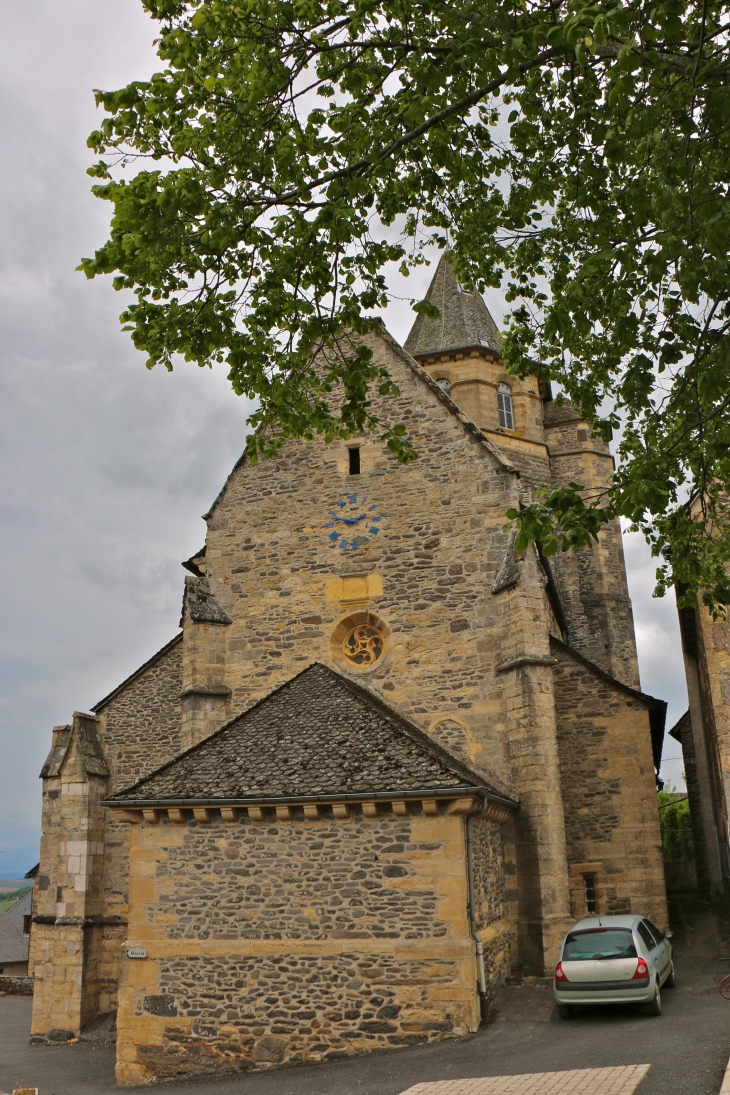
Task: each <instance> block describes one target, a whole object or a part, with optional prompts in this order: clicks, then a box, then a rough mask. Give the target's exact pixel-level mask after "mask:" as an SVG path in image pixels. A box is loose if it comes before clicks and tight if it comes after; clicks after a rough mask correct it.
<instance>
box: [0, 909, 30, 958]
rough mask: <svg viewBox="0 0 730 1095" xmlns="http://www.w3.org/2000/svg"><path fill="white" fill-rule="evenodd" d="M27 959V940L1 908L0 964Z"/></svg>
mask: <svg viewBox="0 0 730 1095" xmlns="http://www.w3.org/2000/svg"><path fill="white" fill-rule="evenodd" d="M27 961H28V942H27V940H26V939H23V936H22V935H21V934H20V932H19V931H18V929H17V928H16V927H15V925H14V924H13V922H12V920H11V919H10V917H9V916H8V914H7V913H6V912H5V910H4V909H0V965H2V964H3V963H4V962H7V963H10V962H27Z"/></svg>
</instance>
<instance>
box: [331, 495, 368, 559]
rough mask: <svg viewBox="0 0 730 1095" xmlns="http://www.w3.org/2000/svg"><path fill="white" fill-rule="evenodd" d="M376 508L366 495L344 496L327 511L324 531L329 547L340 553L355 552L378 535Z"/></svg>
mask: <svg viewBox="0 0 730 1095" xmlns="http://www.w3.org/2000/svg"><path fill="white" fill-rule="evenodd" d="M380 520H381V518H380V516H379V514H378V507H377V505H376V503H375V502H372V501H371V500H370V499H369V498H368V496H367V494H361V495H358V494H346V495H344V496H343V497H342V498H340V499H339V500H338V501H337V502H335V504H334V506H333V507H332V509H331V510H330V511H329V520H328V521H327V522H326V523H325V526H324V530H325V533H326V534H327V539H328V541H329V543H330V546H331V547H333V548H337V549H338V550H340V551H357V549H358V548H359V547H364V546H365V544H369V543H370V541H371V540H374V539H375V538H376V537H377V536H378V535H379V533H380Z"/></svg>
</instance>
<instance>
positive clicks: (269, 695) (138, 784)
mask: <svg viewBox="0 0 730 1095" xmlns="http://www.w3.org/2000/svg"><path fill="white" fill-rule="evenodd" d="M313 665H322V662H310V663H309V665H307V666H305V667H304V669H302V670H301V671H300V672H299V673H295V675H294V676H293V677H290V678H289V679H288V680H286V681H284V683H283V684H279V685H277V686H276V688H274V689H273V690H272V691H271V692H267V693H266V695H265V696H262V697H261V699H260V700H256V702H255V703H252V704H251V706H250V707H246V708H244V710H243V711H239V713H238V714H237V715H234V716H233V718H232V719H229V720H228V722H225V723H224V724H223V726H219V727H218V729H217V730H214V731H213V733H212V734H209V735H208V737H207V738H203V739H202V741H198V742H196V743H195V745H191V746H190V748H189V749H183V751H182V753H178V754H177V756H175V757H173V758H172V760H168V761H166V762H165V763H164V764H161V765H160V767H159V768H155V770H154V772H150V774H149V775H148V776H145V777H144V779H140V780H138V781H137V782H136V783H132V784H130V786H129V787H125V788H124V790H123V792H119V791H117V792H116V794H120V793H124V794H127V792H128V791H134V790H135V789H136V788H137V787H141V786H142V784H143V783H147V782H149V780H151V779H152V778H153V777H154V776H159V774H160V772H166V771H167V769H168V768H172V766H173V764H177V762H178V761H179V760H182V758H183V757H187V756H190V754H191V753H195V752H197V751H198V750H199V749H201V748H202V746H204V745H207V744H208V743H209V742H211V741H213V740H214V738H217V737H220V735H221V734H222V733H223V731H224V730H229V729H230V728H231V726H233V724H234V723H235V722H238V720H239V719H242V718H243V716H244V715H248V714H250V712H252V711H255V710H256V708H257V707H261V705H262V704H264V703H266V701H267V700H270V699H271V698H272V697H273V696H276V695H277V694H278V693H279V692H282V691H283V690H284V689H285V688H286V687H287V686H288V685H290V684H293V682H294V681H296V680H298V679H299V678H300V677H301V676H303V674H304V673H306V672H307V671H308V670H309V669H311V668H312V666H313ZM325 668H327V667H325Z"/></svg>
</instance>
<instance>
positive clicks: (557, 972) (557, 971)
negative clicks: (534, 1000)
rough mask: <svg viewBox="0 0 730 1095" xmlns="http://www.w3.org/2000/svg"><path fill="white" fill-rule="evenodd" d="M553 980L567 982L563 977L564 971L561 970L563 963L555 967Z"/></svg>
mask: <svg viewBox="0 0 730 1095" xmlns="http://www.w3.org/2000/svg"><path fill="white" fill-rule="evenodd" d="M555 980H556V981H567V980H568V978H567V977H566V976H565V970H564V969H563V963H562V962H558V964H557V966H556V967H555Z"/></svg>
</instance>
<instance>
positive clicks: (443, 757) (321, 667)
mask: <svg viewBox="0 0 730 1095" xmlns="http://www.w3.org/2000/svg"><path fill="white" fill-rule="evenodd" d="M313 671H314V672H319V673H321V672H322V671H324V673H325V674H326V675H327V676H328V677H329V678H330V680H331V681H332V682H333V683H334V685H335V686H336V687H337V688H340V689H343V688H344V689H345V690H346V691H348V692H349V693H350V694H351V695H352V696H353V698H354V699H355V701H356V702H357V703H359V704H362V705H364V706H365V707H366V709H368V710H370V711H372V712H373V713H374V714H377V715H379V716H380V717H381V718H382V719H384V720H385V723H386V726H389V727H390V730H392V731H396V732H397V733H399V734H401V735H402V736H403V737H405V738H407V739H408V740H409V741H410V742H411V743H412V744H413V745H415V746H416V748H417V749H418V750H419V751H420V753H421V754H424V755H425V756H426V757H428V758H430V762H431V763H435V764H436V765H437V769H439V770H441V771H442V772H443V775H444V776H446V775H448V778H450V779H452V780H453V779H458V780H461V781H464V780H466V781H467V785H469V786H476V787H483V788H484V790H485V791H486V792H489V793H492V794H494V795H496V796H497V797H499V798H503V799H505V801H512V803H513V804H514V805H517V802H518V800H517V799H516V798H515V797H514V795H513V794H512V793H511V791H509V790H505V789H504V788H503V787H497V786H494V785H493V784H492V782H491V780H490V779H488V778H487V777H486V776H485V775H484V774H482V773H480V772H479V771H478V770H477V769H475V768H472V766H471V765H470V764H469V763H465V762H464V761H463V760H461V759H460V758H458V757H455V756H453V755H452V754H451V753H450V752H449V751H448V749H445V748H444V747H443V746H442V745H440V744H439V743H437V742H435V741H433V739H432V738H431V737H430V736H429V735H428V734H427V733H426V732H425V731H424V730H422V729H421V728H420V727H419V726H417V725H416V724H415V723H414V722H413V721H412V720H411V719H409V718H407V716H405V715H404V714H402V713H401V712H399V711H398V710H396V709H395V708H393V707H391V706H390V705H389V704H388V703H387V702H386V701H385V700H383V699H382V698H381V697H380V696H379V695H377V694H376V693H373V692H371V691H370V690H369V689H368V688H365V687H364V686H363V685H361V684H359V683H358V682H355V681H353V680H350V679H349V678H347V677H346V676H344V675H343V674H342V673H340V672H338V670H336V669H334V668H333V667H332V666H329V665H326V664H325V663H324V662H320V661H314V662H310V663H309V665H307V666H305V667H304V668H303V669H302V670H300V672H299V673H297V674H295V676H293V677H291V678H289V680H287V681H284V682H283V683H282V684H280V685H278V686H277V687H276V688H274V689H273V690H272V691H271V692H269V693H267V695H265V696H263V697H262V698H261V699H259V700H257V701H256V702H255V703H253V704H251V706H250V707H248V708H246V709H245V710H244V711H242V712H240V713H239V714H237V715H236V716H235V717H234V718H232V719H229V720H228V722H226V723H225V724H224V725H223V726H221V727H220V728H219V729H218V730H216V731H215V733H213V734H211V735H209V736H208V737H207V738H204V739H203V740H202V741H200V742H197V743H196V744H195V745H193V746H191V747H190V748H189V749H186V750H185V751H184V752H183V753H180V754H178V756H176V757H174V758H173V759H172V760H169V761H167V763H165V764H163V765H161V766H160V767H159V768H157V769H156V770H155V771H154V772H151V773H150V774H149V775H148V776H145V777H144V779H141V780H138V781H137V782H136V783H134V784H132V785H131V786H129V787H125V788H123V789H122V790H120V791H118V792H116V793H115V794H114V795H112V796H110V799H111V800H113V801H114V802H116V803H123V802H124V801H125V799H132V798H139V797H140V793H143V792H144V789H145V788H146V787H147V786H148V785H149V784H150V783H151V782H152V781H153V780H156V779H157V778H158V777H159V776H161V775H163V774H164V773H165V772H168V771H169V770H170V769H171V768H174V767H175V766H176V765H178V764H179V763H180V762H182V761H184V760H185V758H189V757H190V756H191V755H194V754H196V753H199V752H200V751H201V750H203V749H207V748H209V747H210V746H211V745H212V744H213V743H214V742H215V741H216V739H220V738H221V737H222V736H223V735H224V734H227V733H230V732H231V731H232V730H236V729H238V728H240V729H241V730H242V731H243V732H244V733H245V722H246V720H248V719H250V718H251V717H253V716H254V713H255V712H256V711H257V710H260V709H261V708H262V707H264V706H267V705H269V704H270V703H271V702H273V701H274V700H275V699H276V698H277V697H278V696H280V695H281V693H282V692H284V691H285V690H287V689H290V688H292V687H293V686H294V685H295V684H296V682H297V681H299V680H300V679H301V678H302V677H304V676H306V675H307V674H311V673H312V672H313ZM305 696H306V693H305ZM304 703H305V707H306V700H305V701H304ZM275 718H276V716H274V720H275ZM224 748H225V746H224ZM434 778H435V777H434ZM438 778H439V779H440V778H442V777H441V776H439V777H438ZM396 793H397V792H396ZM161 797H162V798H164V797H168V798H169V797H170V796H169V795H167V796H164V795H163V796H161ZM213 797H218V798H220V797H221V795H220V794H218V795H215V796H213ZM223 797H225V796H223ZM259 797H260V795H259Z"/></svg>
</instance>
